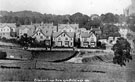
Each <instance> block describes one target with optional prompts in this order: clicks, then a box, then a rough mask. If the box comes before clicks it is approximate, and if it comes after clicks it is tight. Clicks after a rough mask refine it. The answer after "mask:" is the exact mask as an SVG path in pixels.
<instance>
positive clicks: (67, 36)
mask: <svg viewBox="0 0 135 82" xmlns="http://www.w3.org/2000/svg"><path fill="white" fill-rule="evenodd" d="M74 37H75V33H74V32H54V33H53V42H54V47H74Z"/></svg>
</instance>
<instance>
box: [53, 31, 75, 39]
mask: <svg viewBox="0 0 135 82" xmlns="http://www.w3.org/2000/svg"><path fill="white" fill-rule="evenodd" d="M62 33H65V34H66V35H67V36H69V37H70V38H74V32H54V33H53V37H54V38H56V37H58V36H60V35H61V34H62Z"/></svg>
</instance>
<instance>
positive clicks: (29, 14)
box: [0, 11, 43, 17]
mask: <svg viewBox="0 0 135 82" xmlns="http://www.w3.org/2000/svg"><path fill="white" fill-rule="evenodd" d="M0 15H1V16H13V17H39V16H41V17H42V16H43V14H41V13H39V12H32V11H18V12H12V11H11V12H8V11H0Z"/></svg>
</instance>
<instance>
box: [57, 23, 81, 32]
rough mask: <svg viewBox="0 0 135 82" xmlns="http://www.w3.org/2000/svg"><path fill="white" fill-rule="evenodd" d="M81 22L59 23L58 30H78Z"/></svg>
mask: <svg viewBox="0 0 135 82" xmlns="http://www.w3.org/2000/svg"><path fill="white" fill-rule="evenodd" d="M78 30H79V24H58V32H64V31H66V32H78Z"/></svg>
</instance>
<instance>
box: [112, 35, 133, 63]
mask: <svg viewBox="0 0 135 82" xmlns="http://www.w3.org/2000/svg"><path fill="white" fill-rule="evenodd" d="M112 50H113V51H114V58H113V63H114V64H119V65H120V66H123V65H124V66H125V65H126V64H125V62H127V61H128V62H129V60H132V56H131V54H130V50H131V47H130V43H129V42H128V41H127V40H126V39H124V38H118V40H117V42H116V44H114V45H113V47H112Z"/></svg>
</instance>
